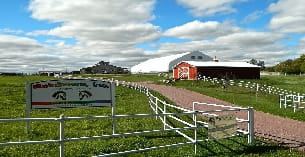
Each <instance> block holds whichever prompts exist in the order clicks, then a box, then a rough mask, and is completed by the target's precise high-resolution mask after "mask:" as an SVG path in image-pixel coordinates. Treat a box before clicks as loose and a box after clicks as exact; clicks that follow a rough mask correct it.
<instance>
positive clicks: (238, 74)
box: [173, 61, 260, 80]
mask: <svg viewBox="0 0 305 157" xmlns="http://www.w3.org/2000/svg"><path fill="white" fill-rule="evenodd" d="M199 76H206V77H212V78H231V79H259V78H260V66H257V65H253V64H250V63H246V62H218V61H210V62H196V61H183V62H181V63H179V64H177V65H176V66H175V67H174V68H173V77H174V78H175V79H187V80H197V79H198V77H199Z"/></svg>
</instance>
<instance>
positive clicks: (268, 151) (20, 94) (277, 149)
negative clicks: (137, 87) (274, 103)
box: [0, 75, 304, 156]
mask: <svg viewBox="0 0 305 157" xmlns="http://www.w3.org/2000/svg"><path fill="white" fill-rule="evenodd" d="M125 77H129V80H127V81H131V80H135V81H136V80H142V79H141V78H142V77H143V78H145V81H157V80H158V77H156V76H153V78H152V79H150V76H135V77H134V76H131V75H128V76H121V75H120V76H119V77H118V78H121V79H122V80H124V78H125ZM47 79H53V78H48V77H37V76H32V77H31V76H27V77H2V76H0V99H1V102H0V113H1V114H0V118H22V117H24V113H25V111H24V109H25V82H26V81H31V82H33V81H39V80H47ZM181 83H183V82H181ZM177 86H179V84H177ZM181 86H183V85H181ZM159 97H162V96H160V95H159ZM163 99H165V98H163ZM116 100H117V102H116V104H117V114H136V113H151V110H150V108H149V105H148V102H147V98H146V95H145V94H143V93H139V92H138V91H134V90H133V89H129V88H125V87H117V88H116ZM60 114H64V115H65V116H98V115H111V109H110V108H82V109H56V110H34V111H32V112H31V117H59V115H60ZM189 118H190V117H188V119H189ZM171 122H172V123H173V125H178V124H176V122H175V121H171ZM162 127H163V126H162V124H161V122H160V121H158V120H156V119H155V118H128V119H119V120H118V133H123V132H132V131H143V130H151V129H161V128H162ZM58 129H59V124H58V122H32V124H31V133H30V134H28V135H27V134H26V133H25V124H24V123H22V122H16V123H0V142H9V141H27V140H32V141H33V140H47V139H58V138H59V133H58ZM65 131H66V134H65V136H66V137H81V136H96V135H106V134H111V120H110V119H109V120H107V119H106V120H83V121H78V122H76V121H69V122H66V124H65ZM201 135H202V137H200V138H205V137H204V136H206V134H205V133H204V132H202V134H201ZM184 141H186V139H185V138H183V137H181V136H180V135H178V134H177V133H174V132H170V133H160V134H149V135H145V136H133V137H122V138H113V139H100V140H90V141H80V142H69V143H66V145H65V150H66V151H65V156H92V155H98V154H100V153H110V152H117V151H124V150H130V149H138V148H145V147H151V146H158V145H165V144H171V143H178V142H184ZM58 151H59V149H58V144H41V145H26V146H0V156H58ZM197 153H198V156H303V155H304V154H301V153H299V152H296V151H294V150H291V149H289V148H286V147H282V146H279V145H277V144H274V143H270V142H266V141H262V140H260V139H257V141H256V143H254V144H251V145H249V144H247V139H246V138H245V137H234V138H229V139H222V140H217V141H211V142H207V143H201V144H198V152H197ZM126 156H194V152H193V145H188V146H182V147H173V148H166V149H159V150H154V151H149V152H143V153H136V154H128V155H126Z"/></svg>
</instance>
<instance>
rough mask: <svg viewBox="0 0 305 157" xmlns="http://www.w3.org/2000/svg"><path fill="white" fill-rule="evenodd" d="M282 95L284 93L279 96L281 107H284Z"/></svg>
mask: <svg viewBox="0 0 305 157" xmlns="http://www.w3.org/2000/svg"><path fill="white" fill-rule="evenodd" d="M282 95H283V94H279V97H280V108H282Z"/></svg>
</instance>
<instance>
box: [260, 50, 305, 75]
mask: <svg viewBox="0 0 305 157" xmlns="http://www.w3.org/2000/svg"><path fill="white" fill-rule="evenodd" d="M264 71H270V72H284V73H288V74H298V73H305V54H303V55H301V56H300V57H299V58H296V59H287V60H286V61H283V62H280V63H279V64H277V65H275V66H273V67H267V68H265V69H264Z"/></svg>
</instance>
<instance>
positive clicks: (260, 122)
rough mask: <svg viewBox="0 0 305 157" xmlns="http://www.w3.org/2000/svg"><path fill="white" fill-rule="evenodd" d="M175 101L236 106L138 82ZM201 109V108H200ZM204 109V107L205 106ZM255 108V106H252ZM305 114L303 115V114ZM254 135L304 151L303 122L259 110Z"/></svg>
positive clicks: (188, 104) (171, 88) (185, 103)
mask: <svg viewBox="0 0 305 157" xmlns="http://www.w3.org/2000/svg"><path fill="white" fill-rule="evenodd" d="M140 84H142V85H144V86H146V87H148V88H150V89H152V90H155V91H158V92H159V93H161V94H162V95H164V96H166V97H167V98H169V99H170V100H171V101H173V102H175V103H176V104H177V105H179V106H181V107H184V108H187V109H192V102H204V103H211V104H222V105H229V106H236V105H234V104H230V103H228V102H225V101H222V100H218V99H215V98H212V97H209V96H205V95H202V94H199V93H196V92H192V91H189V90H185V89H181V88H175V87H171V86H164V85H155V84H150V83H140ZM200 109H203V108H200ZM205 109H206V108H205ZM254 109H255V108H254ZM304 116H305V115H304ZM254 123H255V135H256V136H259V137H262V138H264V139H268V140H272V141H276V142H278V143H281V144H283V145H286V146H289V147H292V148H296V149H297V150H300V151H305V122H300V121H296V120H292V119H288V118H283V117H279V116H275V115H271V114H268V113H263V112H260V111H255V112H254Z"/></svg>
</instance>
